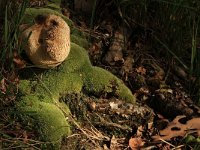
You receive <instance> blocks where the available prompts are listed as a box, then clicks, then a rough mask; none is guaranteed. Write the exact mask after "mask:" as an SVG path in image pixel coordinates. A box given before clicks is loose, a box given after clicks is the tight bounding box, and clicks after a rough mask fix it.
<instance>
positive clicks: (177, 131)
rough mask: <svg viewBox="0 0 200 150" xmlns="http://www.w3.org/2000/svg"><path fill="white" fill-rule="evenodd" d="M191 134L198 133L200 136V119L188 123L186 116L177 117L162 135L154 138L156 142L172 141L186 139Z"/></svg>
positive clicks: (161, 132)
mask: <svg viewBox="0 0 200 150" xmlns="http://www.w3.org/2000/svg"><path fill="white" fill-rule="evenodd" d="M190 133H196V134H197V135H198V136H200V118H192V119H190V120H188V121H187V118H186V116H177V117H176V118H175V119H174V120H173V121H172V122H170V123H169V124H168V126H167V127H166V128H165V129H163V130H161V131H160V135H156V136H153V137H152V138H153V139H154V141H159V140H160V139H162V140H170V139H171V138H173V137H178V136H181V137H184V136H185V135H186V134H190Z"/></svg>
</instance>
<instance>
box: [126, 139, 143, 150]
mask: <svg viewBox="0 0 200 150" xmlns="http://www.w3.org/2000/svg"><path fill="white" fill-rule="evenodd" d="M144 143H145V142H144V141H143V140H142V139H141V138H131V139H130V140H129V147H130V148H131V149H132V150H138V149H140V148H141V147H142V146H143V145H144Z"/></svg>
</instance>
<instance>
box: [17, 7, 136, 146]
mask: <svg viewBox="0 0 200 150" xmlns="http://www.w3.org/2000/svg"><path fill="white" fill-rule="evenodd" d="M44 13H45V14H47V13H52V14H57V15H59V16H61V17H63V19H64V20H65V21H66V22H67V23H70V28H73V31H74V33H76V34H73V32H72V35H71V37H73V38H72V39H75V40H73V42H76V43H73V42H71V49H70V54H69V56H68V57H67V59H66V60H65V61H64V62H63V63H62V64H61V65H60V66H58V67H57V68H54V69H49V70H42V72H41V73H40V74H37V73H36V72H35V71H34V70H33V69H29V70H28V71H26V73H28V74H30V76H29V75H28V77H26V79H21V80H20V83H19V96H18V102H17V104H16V107H15V109H16V110H17V114H18V115H19V116H21V118H22V119H23V120H24V122H29V120H34V121H33V122H34V123H33V128H35V130H36V131H37V132H38V134H39V139H40V140H42V141H48V142H55V141H58V143H60V142H61V139H62V137H63V136H64V135H69V134H70V133H71V132H70V125H69V123H68V120H67V119H66V118H67V116H68V115H69V113H70V111H69V109H68V107H67V105H66V104H65V103H63V102H60V101H59V99H60V98H61V97H63V96H65V95H67V94H70V93H71V94H72V93H77V94H79V93H81V92H85V94H93V95H101V94H106V93H112V95H113V96H115V97H117V98H120V99H123V100H126V101H128V102H132V103H134V102H135V97H134V96H133V95H132V93H131V91H130V90H129V89H128V88H127V87H126V86H125V85H124V83H123V82H122V81H121V80H120V79H118V78H117V77H116V76H114V75H113V74H111V73H110V72H108V71H106V70H104V69H101V68H99V67H94V66H92V65H91V62H90V60H89V56H88V54H87V52H86V50H85V49H84V48H83V47H86V45H85V42H80V41H85V39H84V38H82V37H83V35H80V36H78V35H77V33H78V32H75V30H76V29H75V27H73V24H72V22H71V21H70V20H69V19H67V18H66V17H64V16H63V15H62V14H60V12H58V11H57V10H52V9H49V8H40V9H38V8H37V9H36V8H29V9H27V11H26V15H25V18H24V23H28V22H30V21H32V20H34V18H35V16H37V15H39V14H44ZM78 38H79V39H80V41H79V40H78ZM78 44H79V45H78Z"/></svg>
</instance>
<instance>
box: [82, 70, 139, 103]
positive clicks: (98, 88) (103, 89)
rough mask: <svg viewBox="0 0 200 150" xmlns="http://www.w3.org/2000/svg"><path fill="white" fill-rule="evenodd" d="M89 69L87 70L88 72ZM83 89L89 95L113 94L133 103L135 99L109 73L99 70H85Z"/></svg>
mask: <svg viewBox="0 0 200 150" xmlns="http://www.w3.org/2000/svg"><path fill="white" fill-rule="evenodd" d="M88 69H89V70H88ZM85 70H86V71H85V74H86V75H85V79H84V81H85V82H84V87H85V89H86V91H88V92H90V93H97V94H98V93H101V94H104V93H113V92H114V93H113V94H114V95H115V96H117V97H119V98H121V99H124V100H127V101H128V102H132V103H134V102H135V100H136V99H135V97H134V96H133V95H132V93H131V91H130V90H129V89H128V88H127V87H126V86H125V85H124V83H123V82H122V81H121V80H120V79H118V78H117V77H116V76H114V75H113V74H111V73H110V72H108V71H106V70H104V69H102V68H99V67H91V68H86V69H85Z"/></svg>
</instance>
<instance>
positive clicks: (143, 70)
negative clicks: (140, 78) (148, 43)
mask: <svg viewBox="0 0 200 150" xmlns="http://www.w3.org/2000/svg"><path fill="white" fill-rule="evenodd" d="M136 72H137V73H140V74H141V75H145V74H146V72H147V70H146V69H145V68H144V67H138V68H136Z"/></svg>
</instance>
